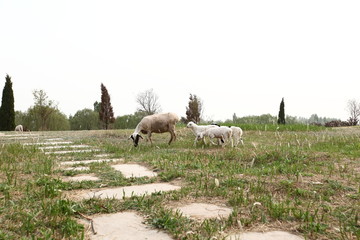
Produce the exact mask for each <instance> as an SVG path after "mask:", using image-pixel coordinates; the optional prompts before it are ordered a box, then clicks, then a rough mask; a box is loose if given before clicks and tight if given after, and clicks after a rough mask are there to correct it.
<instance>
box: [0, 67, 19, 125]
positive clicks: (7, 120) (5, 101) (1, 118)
mask: <svg viewBox="0 0 360 240" xmlns="http://www.w3.org/2000/svg"><path fill="white" fill-rule="evenodd" d="M14 129H15V110H14V93H13V89H12V82H11V77H10V76H9V74H6V77H5V86H4V90H3V93H2V100H1V107H0V130H1V131H13V130H14Z"/></svg>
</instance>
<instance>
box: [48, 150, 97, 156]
mask: <svg viewBox="0 0 360 240" xmlns="http://www.w3.org/2000/svg"><path fill="white" fill-rule="evenodd" d="M98 151H100V150H99V149H81V150H69V151H54V152H45V154H47V155H48V154H57V155H60V154H68V153H87V152H98Z"/></svg>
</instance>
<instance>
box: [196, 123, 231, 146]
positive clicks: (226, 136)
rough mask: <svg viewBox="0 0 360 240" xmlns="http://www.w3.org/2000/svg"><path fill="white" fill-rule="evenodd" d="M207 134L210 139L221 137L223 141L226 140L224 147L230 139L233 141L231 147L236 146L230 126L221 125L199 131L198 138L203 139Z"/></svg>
mask: <svg viewBox="0 0 360 240" xmlns="http://www.w3.org/2000/svg"><path fill="white" fill-rule="evenodd" d="M205 136H207V137H209V138H210V139H212V138H218V139H220V140H221V142H224V144H223V145H222V146H223V147H224V146H225V145H226V144H227V142H229V141H230V142H231V147H233V146H234V144H233V139H232V130H231V128H229V127H223V126H221V127H214V128H209V129H207V130H206V131H204V132H201V133H199V134H198V136H197V138H198V139H202V138H204V137H205Z"/></svg>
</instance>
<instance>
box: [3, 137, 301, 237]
mask: <svg viewBox="0 0 360 240" xmlns="http://www.w3.org/2000/svg"><path fill="white" fill-rule="evenodd" d="M44 137H45V138H44ZM3 139H7V140H30V141H31V142H24V143H23V145H24V146H36V147H38V148H39V149H41V150H43V151H44V153H45V154H53V155H57V156H58V157H61V158H63V156H67V155H68V154H73V153H81V152H92V153H94V154H97V155H93V157H94V159H84V160H77V161H59V162H58V164H59V167H60V168H62V169H64V170H66V171H89V170H90V168H89V167H88V166H76V165H79V164H81V165H88V164H92V163H101V162H106V163H108V164H113V165H112V167H113V168H114V169H115V170H116V171H120V172H121V174H122V175H123V176H124V177H125V178H138V177H149V178H155V177H157V173H156V172H153V171H151V170H150V169H148V168H146V167H144V166H142V165H139V164H132V163H127V164H125V163H123V162H124V159H121V158H120V159H111V156H109V154H103V153H101V150H99V149H93V148H91V147H90V146H88V145H74V144H73V142H71V141H64V139H63V138H61V137H52V138H49V137H47V138H46V136H40V135H35V134H12V135H6V134H1V135H0V140H1V141H3ZM35 140H36V142H34V141H35ZM56 149H66V150H62V151H53V150H56ZM68 149H71V150H68ZM70 156H71V155H70ZM96 158H100V159H96ZM115 163H116V164H115ZM62 179H63V181H101V179H100V178H98V177H97V176H96V175H94V174H78V175H75V176H72V177H65V176H64V177H63V178H62ZM180 188H181V187H180V186H176V185H173V184H170V183H153V184H143V185H132V186H124V187H114V188H100V189H95V190H94V189H92V190H81V191H72V192H71V193H70V194H74V195H76V196H77V197H76V199H78V200H82V199H89V198H93V197H95V198H97V197H98V198H101V199H104V198H117V199H123V198H124V197H131V196H134V195H136V196H142V195H148V194H152V193H157V192H166V191H176V190H179V189H180ZM173 210H174V211H180V212H181V213H182V214H183V216H186V217H189V218H191V219H193V220H196V221H203V220H205V219H209V218H227V217H229V215H230V214H231V213H232V209H231V208H227V207H225V206H219V205H214V204H208V203H189V204H186V205H182V206H178V207H173ZM91 219H92V221H93V228H94V230H95V232H96V234H94V232H93V231H92V230H90V222H88V221H87V220H84V219H83V220H80V221H81V223H82V224H84V225H85V226H86V229H87V238H90V239H91V240H99V239H113V240H116V239H119V240H120V239H121V240H137V239H147V240H171V239H173V238H171V237H170V236H169V235H168V234H166V233H164V232H162V231H159V230H157V229H153V228H151V227H149V226H148V225H146V224H144V222H145V219H144V218H143V217H142V216H140V215H139V214H137V213H136V212H132V211H127V212H119V213H113V214H100V215H94V216H91ZM253 239H256V240H265V239H266V240H275V239H276V240H285V239H286V240H303V239H304V238H302V237H299V236H297V235H293V234H290V233H287V232H281V231H273V232H264V233H258V232H244V233H233V234H232V235H228V236H227V237H226V240H253Z"/></svg>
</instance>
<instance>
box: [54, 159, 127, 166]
mask: <svg viewBox="0 0 360 240" xmlns="http://www.w3.org/2000/svg"><path fill="white" fill-rule="evenodd" d="M118 161H124V159H122V158H113V159H91V160H81V161H65V162H60V165H62V166H67V165H75V164H90V163H101V162H118Z"/></svg>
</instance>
